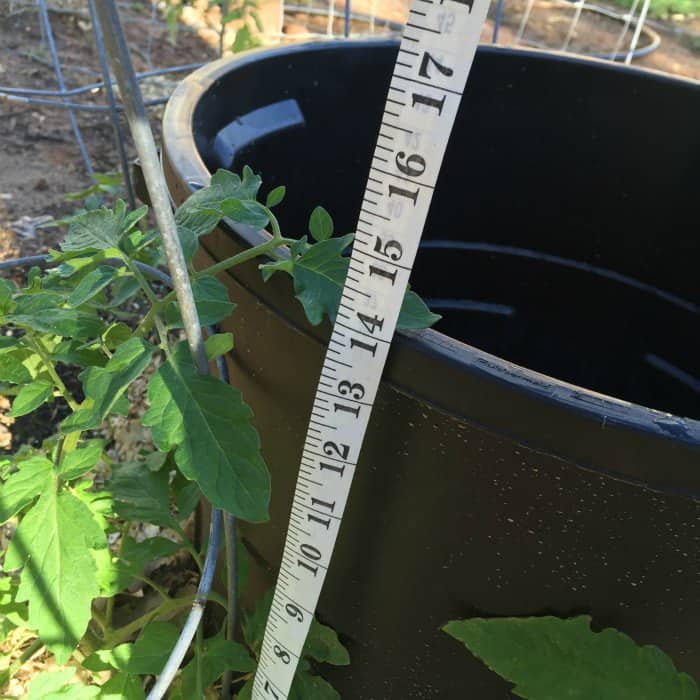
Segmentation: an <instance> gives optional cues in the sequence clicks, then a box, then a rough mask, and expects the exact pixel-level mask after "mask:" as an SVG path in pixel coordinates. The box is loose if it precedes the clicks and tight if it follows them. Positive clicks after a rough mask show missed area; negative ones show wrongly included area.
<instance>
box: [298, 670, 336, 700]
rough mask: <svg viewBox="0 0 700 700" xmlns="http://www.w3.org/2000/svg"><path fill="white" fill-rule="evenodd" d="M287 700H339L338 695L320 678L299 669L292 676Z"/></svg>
mask: <svg viewBox="0 0 700 700" xmlns="http://www.w3.org/2000/svg"><path fill="white" fill-rule="evenodd" d="M289 700H340V693H339V692H338V691H337V690H336V689H335V688H334V687H333V686H332V685H331V684H330V683H329V682H328V681H325V680H324V679H323V678H321V676H315V675H313V674H312V673H309V672H308V671H304V670H301V669H300V670H298V671H297V673H296V675H295V676H294V682H293V683H292V688H291V690H290V692H289Z"/></svg>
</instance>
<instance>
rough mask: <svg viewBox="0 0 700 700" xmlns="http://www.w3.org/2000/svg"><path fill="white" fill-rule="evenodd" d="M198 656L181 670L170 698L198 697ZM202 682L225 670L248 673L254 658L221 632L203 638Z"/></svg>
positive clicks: (200, 660)
mask: <svg viewBox="0 0 700 700" xmlns="http://www.w3.org/2000/svg"><path fill="white" fill-rule="evenodd" d="M197 661H198V660H197V659H193V660H192V661H191V662H190V663H189V664H187V666H185V668H184V669H183V671H182V675H181V676H180V683H179V685H178V686H177V688H176V689H175V690H174V692H173V694H172V695H171V697H170V700H176V699H181V700H190V699H191V698H196V697H197ZM199 665H200V673H201V679H202V686H203V687H205V688H206V687H208V686H210V685H211V684H212V683H214V682H215V681H216V680H217V679H219V678H220V677H221V676H222V675H223V674H224V673H225V672H226V671H229V670H230V671H236V672H238V673H248V672H250V671H254V670H255V665H256V664H255V661H254V660H253V659H252V658H251V656H250V654H249V653H248V650H247V649H246V648H245V647H244V646H243V645H242V644H239V643H238V642H232V641H229V640H227V639H224V638H223V637H221V636H216V637H212V638H209V639H205V640H204V642H203V643H202V647H201V654H200V655H199Z"/></svg>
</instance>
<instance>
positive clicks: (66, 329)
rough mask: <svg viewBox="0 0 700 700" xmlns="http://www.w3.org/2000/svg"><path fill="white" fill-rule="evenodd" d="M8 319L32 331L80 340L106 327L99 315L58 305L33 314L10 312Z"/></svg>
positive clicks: (98, 332)
mask: <svg viewBox="0 0 700 700" xmlns="http://www.w3.org/2000/svg"><path fill="white" fill-rule="evenodd" d="M17 310H18V309H17ZM7 321H8V322H10V323H14V324H15V325H16V326H22V327H24V328H26V329H27V330H30V331H35V332H39V333H49V334H51V335H60V336H62V337H67V338H77V339H78V340H88V339H90V338H96V337H98V336H99V335H100V333H101V332H102V329H103V328H104V323H103V322H102V320H101V319H100V318H99V317H98V316H95V315H93V314H89V313H85V312H82V311H76V310H75V309H62V308H58V307H53V308H44V309H42V310H37V311H36V312H35V313H32V314H20V313H14V314H10V315H9V316H7Z"/></svg>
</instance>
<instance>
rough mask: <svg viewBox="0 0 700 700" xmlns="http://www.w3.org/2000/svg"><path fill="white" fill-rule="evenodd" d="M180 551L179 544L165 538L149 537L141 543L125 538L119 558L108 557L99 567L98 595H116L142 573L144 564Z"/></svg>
mask: <svg viewBox="0 0 700 700" xmlns="http://www.w3.org/2000/svg"><path fill="white" fill-rule="evenodd" d="M180 549H182V545H181V544H179V543H178V542H173V541H172V540H169V539H167V538H165V537H151V538H149V539H146V540H143V541H142V542H136V540H134V539H132V538H131V537H127V538H126V539H125V540H124V542H123V544H122V546H121V550H120V553H119V556H118V557H111V556H110V558H109V561H108V562H105V564H104V565H103V566H101V567H99V570H98V579H99V582H100V593H101V594H102V595H104V596H113V595H116V594H117V593H119V592H120V591H123V590H124V589H125V588H127V587H128V586H129V585H130V584H131V582H132V581H133V580H134V579H135V578H137V577H138V576H140V575H141V574H142V573H143V570H144V568H145V566H146V564H148V563H149V562H152V561H154V560H156V559H161V558H163V557H169V556H172V555H173V554H175V552H177V551H178V550H180Z"/></svg>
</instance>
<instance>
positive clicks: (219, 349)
mask: <svg viewBox="0 0 700 700" xmlns="http://www.w3.org/2000/svg"><path fill="white" fill-rule="evenodd" d="M204 350H205V352H206V353H207V359H208V360H215V359H216V358H217V357H221V355H225V354H226V353H228V352H231V350H233V333H215V334H214V335H210V336H209V337H208V338H207V339H206V340H205V341H204Z"/></svg>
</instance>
